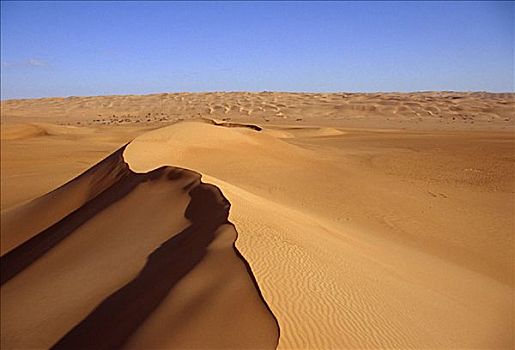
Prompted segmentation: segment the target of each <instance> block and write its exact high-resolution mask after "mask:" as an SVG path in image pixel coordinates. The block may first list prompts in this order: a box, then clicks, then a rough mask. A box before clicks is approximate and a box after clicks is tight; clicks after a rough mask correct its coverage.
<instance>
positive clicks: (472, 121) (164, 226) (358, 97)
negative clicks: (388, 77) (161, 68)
mask: <svg viewBox="0 0 515 350" xmlns="http://www.w3.org/2000/svg"><path fill="white" fill-rule="evenodd" d="M514 107H515V95H514V94H488V93H454V92H427V93H413V94H396V93H388V94H343V93H342V94H300V93H269V92H263V93H203V94H185V93H183V94H156V95H147V96H132V95H130V96H105V97H104V96H99V97H70V98H53V99H37V100H10V101H2V106H1V111H2V116H1V121H2V124H1V146H2V147H1V152H2V153H1V171H2V173H1V186H2V191H1V208H2V211H1V254H2V256H1V347H2V349H19V348H56V349H57V348H60V349H77V348H94V349H112V348H122V347H123V348H132V349H143V348H161V349H163V348H170V349H185V348H190V349H191V348H196V349H200V348H204V349H215V348H232V349H243V348H247V349H273V348H279V349H364V348H368V349H370V348H373V349H382V348H402V349H415V348H416V349H422V348H424V349H429V348H431V349H435V348H437V349H457V348H460V349H464V348H469V349H472V348H474V349H479V348H482V349H487V348H488V349H512V348H513V347H514V346H515V343H514V329H513V322H514V321H515V319H514V307H513V295H514V294H513V293H514V282H515V281H514V265H513V258H514V253H515V252H514V244H515V242H514V236H515V220H514V213H515V136H514V133H513V132H514V131H515V129H514V127H515V124H514V120H513V115H514V114H513V111H514Z"/></svg>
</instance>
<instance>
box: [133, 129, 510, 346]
mask: <svg viewBox="0 0 515 350" xmlns="http://www.w3.org/2000/svg"><path fill="white" fill-rule="evenodd" d="M315 131H316V130H315ZM329 131H330V132H329V133H328V134H330V137H333V136H334V135H336V136H339V135H338V133H336V132H332V131H331V130H329ZM286 132H292V133H295V132H296V130H286ZM299 133H300V135H299V136H300V137H301V138H295V139H294V142H291V143H290V142H285V140H289V138H284V137H282V135H280V134H278V135H277V136H278V137H279V138H278V137H276V136H275V135H274V133H267V132H264V133H262V132H257V131H254V130H246V129H242V128H220V127H219V126H213V125H209V124H205V123H191V122H184V123H180V124H176V125H172V126H168V127H164V128H161V129H157V130H154V131H151V132H148V133H146V134H144V135H142V136H139V137H137V138H136V139H135V140H134V141H133V142H131V143H130V144H129V145H128V147H127V148H126V150H125V152H124V157H125V159H126V161H127V163H128V164H129V166H130V168H131V169H133V170H134V171H149V170H152V169H155V168H157V167H160V166H164V165H166V164H175V165H177V166H181V167H186V168H189V169H194V170H195V171H199V172H201V173H202V174H204V178H205V179H206V180H207V181H209V182H210V183H213V184H215V185H216V186H217V187H219V188H220V189H221V190H222V192H223V193H224V196H225V197H226V198H228V199H229V201H230V202H231V203H232V210H231V212H230V214H229V219H230V221H231V222H233V223H234V224H235V226H236V228H237V230H238V232H239V237H238V240H237V241H236V245H237V247H238V249H239V250H240V252H241V253H242V254H243V255H244V256H245V258H246V259H247V260H248V261H249V263H250V265H251V267H252V270H253V271H254V275H255V277H256V280H257V282H258V284H259V286H260V289H261V290H262V292H263V296H264V298H265V300H266V301H267V303H268V304H269V305H270V308H271V310H272V312H273V313H274V315H275V317H276V318H277V320H278V322H279V326H280V329H281V337H280V339H279V345H278V347H279V348H281V349H291V348H295V349H301V348H303V349H308V348H383V347H391V348H428V347H429V348H448V347H450V348H456V347H464V348H467V347H495V348H509V344H510V343H511V341H512V340H511V334H512V333H511V329H510V328H509V327H508V325H509V324H511V323H510V320H511V318H512V313H511V312H510V311H508V310H509V308H510V305H512V304H511V296H512V287H511V286H512V281H511V277H510V271H512V270H511V268H510V266H509V255H510V249H509V248H507V249H502V247H501V246H496V249H497V252H498V256H497V257H496V258H495V259H492V258H491V257H489V260H488V263H485V260H483V259H477V258H476V256H475V255H474V254H481V253H482V252H483V253H484V254H486V252H484V251H483V250H482V249H483V248H484V244H485V242H484V240H483V239H482V237H481V236H476V235H474V232H475V231H470V232H469V233H468V235H467V236H466V237H459V236H458V238H459V239H460V241H458V242H456V240H455V239H456V238H455V236H449V235H447V234H446V233H447V232H448V231H446V230H441V236H439V234H440V232H439V231H436V232H435V227H437V226H431V225H428V226H427V227H426V226H423V225H421V223H420V221H416V220H411V221H410V220H408V221H406V222H404V221H403V218H402V217H401V216H397V215H396V213H395V212H393V213H389V212H388V210H389V209H387V208H390V207H391V206H392V196H398V197H399V198H403V199H402V200H397V201H395V202H394V203H395V206H394V207H393V208H394V209H395V210H399V211H401V212H405V213H409V212H410V211H414V210H418V209H419V208H424V206H425V203H427V202H426V201H425V200H420V201H413V200H412V199H411V198H418V197H420V195H419V194H418V192H419V191H420V190H419V189H418V188H413V187H409V186H405V185H403V184H402V183H401V185H399V183H395V182H394V181H393V180H391V178H390V177H383V176H381V175H380V174H378V175H376V174H374V173H373V172H370V171H369V170H368V169H367V170H365V171H363V170H362V167H360V166H356V162H355V161H353V160H352V157H341V156H339V157H341V158H336V159H338V160H339V162H338V161H336V159H335V158H333V157H336V155H334V156H333V155H332V154H331V153H329V155H326V156H320V154H319V153H318V154H317V153H315V152H311V151H310V150H309V149H307V148H306V147H299V146H297V145H296V144H297V143H301V140H305V141H302V142H304V143H305V144H308V145H316V144H315V143H316V142H327V141H328V140H331V139H330V138H329V139H327V138H325V137H318V135H317V132H315V133H312V132H311V130H308V131H307V132H305V130H300V132H299ZM324 133H325V131H323V132H322V134H324ZM386 134H387V135H388V133H386ZM358 135H359V134H358ZM355 137H356V136H355ZM418 137H422V136H418ZM313 147H314V146H313ZM313 184H316V186H315V185H313ZM403 186H404V187H403ZM365 189H366V190H365ZM448 189H449V190H452V188H451V187H448ZM458 190H459V189H458ZM399 193H402V194H405V197H402V195H399ZM423 198H424V197H423ZM470 198H472V200H477V199H475V198H476V197H475V195H474V194H472V195H471V197H470ZM444 208H445V207H444V206H443V209H440V210H442V214H441V216H438V215H436V214H435V213H432V215H433V216H432V217H437V218H438V217H441V220H442V223H444V222H450V221H449V220H448V218H447V217H446V215H445V210H446V209H444ZM385 210H386V211H387V213H386V214H385ZM426 210H427V209H426ZM417 215H420V214H418V213H417ZM506 217H508V216H506ZM470 219H471V220H474V216H471V217H470ZM428 222H429V223H431V221H428ZM450 224H451V225H452V222H450ZM507 224H508V225H509V223H507ZM440 225H441V224H440ZM478 225H484V226H485V227H489V226H486V225H489V222H488V221H484V222H483V223H482V224H481V223H479V224H478ZM404 227H406V228H405V229H401V228H404ZM490 227H491V226H490ZM456 229H457V228H455V227H454V226H449V228H448V229H447V230H449V231H451V232H453V230H456ZM403 230H406V231H403ZM418 231H423V232H424V234H425V235H426V236H423V235H421V237H422V239H424V240H423V241H422V242H421V243H420V244H419V243H418V242H417V241H416V240H413V239H412V238H411V237H405V236H402V235H399V232H401V233H403V232H418ZM491 232H493V233H492V234H496V233H494V231H493V230H492V231H491ZM431 234H432V235H433V236H431ZM466 234H467V233H462V235H466ZM497 235H498V238H497V239H495V240H492V241H491V243H489V244H494V245H495V244H496V243H495V242H500V241H502V240H503V238H502V237H504V236H503V235H505V231H499V232H498V233H497ZM419 239H420V238H419ZM446 240H447V241H446ZM442 246H443V247H444V248H442ZM448 247H455V248H453V250H450V248H448ZM471 251H473V252H474V253H471ZM488 251H490V250H488ZM476 252H477V253H476ZM494 264H497V266H498V267H497V268H493V265H494ZM428 267H430V268H428ZM479 300H480V301H481V302H478V301H479ZM451 310H452V311H451ZM413 320H416V322H414V321H413ZM492 327H493V328H492ZM494 329H495V331H494Z"/></svg>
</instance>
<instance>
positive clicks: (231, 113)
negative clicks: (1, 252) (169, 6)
mask: <svg viewBox="0 0 515 350" xmlns="http://www.w3.org/2000/svg"><path fill="white" fill-rule="evenodd" d="M514 108H515V94H513V93H486V92H472V93H462V92H420V93H285V92H261V93H249V92H213V93H170V94H168V93H163V94H153V95H143V96H141V95H121V96H91V97H66V98H43V99H29V100H8V101H2V119H3V120H4V121H5V120H7V119H9V120H18V121H37V122H41V121H48V122H52V123H55V122H58V123H64V124H69V125H135V124H136V125H137V124H141V123H146V124H148V123H151V124H162V123H166V122H168V123H170V122H176V121H181V120H188V119H192V118H193V119H195V118H199V117H207V118H216V119H220V120H236V121H239V122H248V123H252V122H254V123H258V124H262V123H265V124H267V123H272V124H277V123H281V124H291V123H295V124H301V125H302V124H307V125H309V124H315V125H320V124H323V125H331V126H335V125H336V126H349V127H352V126H356V127H374V128H377V127H380V126H383V127H390V128H391V127H394V128H404V127H408V128H418V129H419V128H421V127H425V128H430V129H435V128H436V129H442V128H447V129H448V128H449V127H452V128H457V129H470V128H482V129H484V128H489V129H492V128H506V127H509V126H510V125H513V110H514ZM18 118H19V119H18Z"/></svg>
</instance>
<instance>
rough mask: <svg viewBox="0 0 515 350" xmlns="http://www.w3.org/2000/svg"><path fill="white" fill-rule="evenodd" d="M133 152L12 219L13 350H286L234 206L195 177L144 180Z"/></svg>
mask: <svg viewBox="0 0 515 350" xmlns="http://www.w3.org/2000/svg"><path fill="white" fill-rule="evenodd" d="M123 150H124V148H122V149H120V150H119V151H117V152H115V153H114V154H112V155H111V156H109V157H108V158H106V159H105V160H104V161H102V162H100V163H99V164H97V165H96V166H94V167H93V168H92V169H90V170H89V171H87V172H86V173H84V174H83V175H81V176H79V177H78V178H76V179H74V180H73V181H71V182H69V183H68V184H66V185H64V186H63V187H61V188H59V189H58V190H56V191H54V192H51V193H49V194H48V195H46V196H44V197H42V198H39V199H37V200H35V201H33V202H29V203H28V204H26V205H24V206H21V207H18V208H17V213H18V215H19V216H18V217H17V218H16V217H13V216H8V219H10V220H9V224H8V225H6V227H7V228H8V229H7V230H6V231H5V232H3V235H4V236H5V240H6V242H12V243H11V244H12V245H13V248H12V249H10V250H9V251H8V252H7V253H5V254H4V255H2V257H1V266H2V289H1V298H2V300H1V301H2V303H1V316H2V322H1V327H2V329H1V334H2V339H1V344H2V348H6V349H14V348H49V347H54V348H60V349H77V348H95V349H112V348H119V347H122V346H125V347H128V348H142V347H160V348H163V347H166V348H184V347H202V348H227V347H231V348H274V347H275V345H276V344H277V338H278V328H277V324H276V321H275V319H274V317H273V315H272V314H271V313H270V311H269V309H268V308H267V306H266V304H265V303H264V301H263V299H262V298H261V296H260V293H259V290H258V289H257V288H256V287H257V285H256V284H255V282H254V280H253V277H252V275H251V274H250V273H249V272H250V270H249V269H248V266H247V264H246V262H245V261H244V260H243V259H242V257H241V255H239V253H238V252H237V251H236V250H235V248H234V241H235V239H236V236H237V233H236V231H235V230H234V228H233V226H232V225H231V224H230V223H229V222H228V221H227V216H228V212H229V207H230V205H229V203H228V202H227V200H226V199H225V198H224V197H223V195H222V194H221V193H220V191H219V190H218V189H217V188H216V187H214V186H212V185H208V184H204V183H202V182H201V181H200V175H199V174H197V173H194V172H191V171H188V170H184V169H179V168H175V167H161V168H159V169H156V170H153V171H151V172H148V173H142V174H138V173H134V172H132V171H131V170H130V169H129V168H128V167H127V165H126V163H125V162H124V160H123ZM48 208H55V210H56V211H57V214H55V215H54V216H53V217H49V215H48V214H47V215H41V212H43V213H48V212H50V211H49V210H48ZM20 213H21V214H20ZM50 215H51V214H50ZM25 221H30V222H31V224H30V226H27V225H26V223H25ZM47 226H48V227H47ZM41 228H43V229H42V230H41V231H40V232H38V230H39V229H41ZM11 236H14V237H11ZM22 239H26V240H25V241H24V242H23V243H21V244H16V243H17V241H19V240H22ZM35 291H37V293H35ZM201 303H207V304H209V306H208V307H207V306H206V307H198V305H201ZM213 315H216V317H213ZM162 318H164V321H163V319H162ZM185 325H188V327H187V331H184V327H185ZM163 327H164V329H163ZM156 328H157V329H159V332H157V333H156V331H155V329H156Z"/></svg>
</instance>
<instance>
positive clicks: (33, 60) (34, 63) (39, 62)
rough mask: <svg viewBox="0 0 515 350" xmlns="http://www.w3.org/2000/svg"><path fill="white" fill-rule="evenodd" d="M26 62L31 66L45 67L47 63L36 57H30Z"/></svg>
mask: <svg viewBox="0 0 515 350" xmlns="http://www.w3.org/2000/svg"><path fill="white" fill-rule="evenodd" d="M27 64H28V65H29V66H32V67H46V66H48V64H47V63H46V62H45V61H42V60H39V59H37V58H31V59H29V60H28V61H27Z"/></svg>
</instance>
